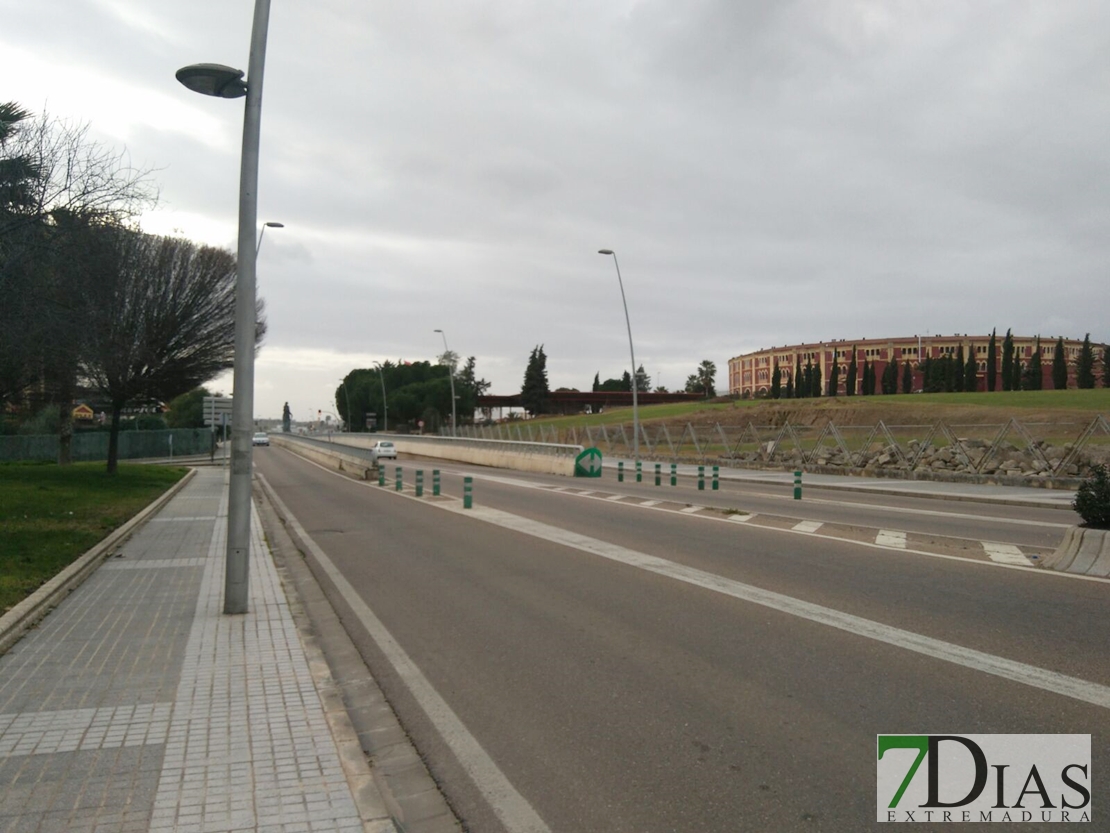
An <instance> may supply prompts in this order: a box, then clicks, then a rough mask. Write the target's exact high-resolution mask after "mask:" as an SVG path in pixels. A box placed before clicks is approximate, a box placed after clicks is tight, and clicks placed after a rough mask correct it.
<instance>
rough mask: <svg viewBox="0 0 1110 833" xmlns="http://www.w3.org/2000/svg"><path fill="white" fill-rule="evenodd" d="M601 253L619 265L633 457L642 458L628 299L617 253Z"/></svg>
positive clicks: (607, 250)
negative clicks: (628, 364) (628, 365)
mask: <svg viewBox="0 0 1110 833" xmlns="http://www.w3.org/2000/svg"><path fill="white" fill-rule="evenodd" d="M597 253H598V254H599V255H612V256H613V265H614V266H616V267H617V284H619V285H620V288H621V303H622V304H624V323H625V326H626V327H628V353H629V355H630V356H631V357H632V459H634V460H639V459H640V409H639V406H638V404H637V401H636V389H637V388H638V387H639V386H640V380H639V377H638V376H637V375H636V351H635V350H633V349H632V324H631V322H629V320H628V301H626V300H625V297H624V281H622V280H621V267H620V264H619V263H617V253H616V252H614V251H613V250H612V249H598V250H597Z"/></svg>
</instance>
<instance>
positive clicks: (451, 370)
mask: <svg viewBox="0 0 1110 833" xmlns="http://www.w3.org/2000/svg"><path fill="white" fill-rule="evenodd" d="M436 332H437V333H439V334H440V335H441V336H443V352H445V353H448V354H450V352H451V348H450V347H448V346H447V335H446V334H445V333H444V332H443V330H436ZM447 358H448V359H450V358H451V356H450V355H448V357H447ZM447 378H448V379H450V380H451V436H452V437H455V436H458V434H457V432H458V424H457V423H456V422H455V364H454V362H451V363H450V364H448V365H447Z"/></svg>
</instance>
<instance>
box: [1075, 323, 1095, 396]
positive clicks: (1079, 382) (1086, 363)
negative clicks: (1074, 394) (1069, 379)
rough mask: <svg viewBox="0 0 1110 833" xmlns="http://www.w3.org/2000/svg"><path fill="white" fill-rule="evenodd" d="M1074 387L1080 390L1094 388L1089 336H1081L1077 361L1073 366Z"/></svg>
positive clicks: (1092, 352) (1093, 369)
mask: <svg viewBox="0 0 1110 833" xmlns="http://www.w3.org/2000/svg"><path fill="white" fill-rule="evenodd" d="M1075 386H1076V387H1077V388H1079V389H1080V390H1083V389H1086V388H1093V387H1094V386H1095V354H1094V351H1092V350H1091V334H1090V333H1087V335H1085V336H1083V347H1082V348H1080V350H1079V361H1078V362H1076V364H1075Z"/></svg>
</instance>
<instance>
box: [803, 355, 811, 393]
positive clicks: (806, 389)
mask: <svg viewBox="0 0 1110 833" xmlns="http://www.w3.org/2000/svg"><path fill="white" fill-rule="evenodd" d="M811 396H813V362H811V361H810V360H809V359H806V367H805V370H803V371H802V398H803V399H809V397H811Z"/></svg>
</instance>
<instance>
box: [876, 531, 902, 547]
mask: <svg viewBox="0 0 1110 833" xmlns="http://www.w3.org/2000/svg"><path fill="white" fill-rule="evenodd" d="M875 543H876V544H878V545H879V546H880V547H894V548H896V549H900V550H904V549H905V548H906V533H904V532H898V531H897V530H894V529H880V530H879V534H878V535H876V536H875Z"/></svg>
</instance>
